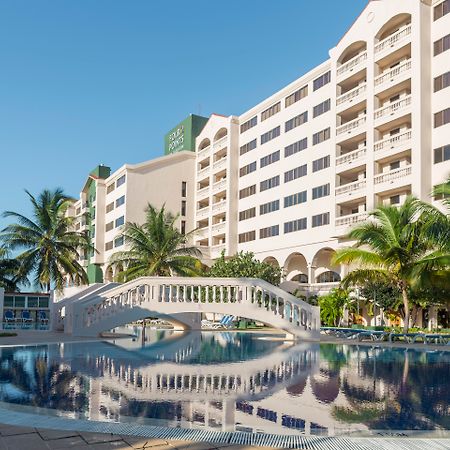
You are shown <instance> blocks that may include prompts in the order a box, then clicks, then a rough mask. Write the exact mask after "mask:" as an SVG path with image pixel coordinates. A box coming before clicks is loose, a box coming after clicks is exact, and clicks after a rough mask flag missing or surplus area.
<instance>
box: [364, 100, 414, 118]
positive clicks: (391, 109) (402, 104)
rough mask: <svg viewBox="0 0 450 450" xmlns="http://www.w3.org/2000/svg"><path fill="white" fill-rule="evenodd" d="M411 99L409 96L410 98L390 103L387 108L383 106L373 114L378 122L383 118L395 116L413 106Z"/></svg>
mask: <svg viewBox="0 0 450 450" xmlns="http://www.w3.org/2000/svg"><path fill="white" fill-rule="evenodd" d="M411 98H412V97H411V95H409V96H408V97H405V98H402V99H401V100H398V101H396V102H393V103H390V104H389V105H387V106H382V107H381V108H378V109H376V110H375V112H374V113H373V118H374V119H375V120H377V119H381V118H383V117H387V116H393V115H394V114H396V113H397V112H398V111H401V110H402V109H404V108H406V107H408V106H409V105H411Z"/></svg>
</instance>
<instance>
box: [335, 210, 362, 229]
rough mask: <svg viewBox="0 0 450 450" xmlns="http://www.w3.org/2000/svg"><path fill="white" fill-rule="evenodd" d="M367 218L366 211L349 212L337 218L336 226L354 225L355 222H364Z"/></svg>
mask: <svg viewBox="0 0 450 450" xmlns="http://www.w3.org/2000/svg"><path fill="white" fill-rule="evenodd" d="M366 219H367V213H366V212H358V213H356V214H349V215H347V216H342V217H338V218H336V226H337V227H344V226H349V225H353V224H355V223H360V222H364V221H365V220H366Z"/></svg>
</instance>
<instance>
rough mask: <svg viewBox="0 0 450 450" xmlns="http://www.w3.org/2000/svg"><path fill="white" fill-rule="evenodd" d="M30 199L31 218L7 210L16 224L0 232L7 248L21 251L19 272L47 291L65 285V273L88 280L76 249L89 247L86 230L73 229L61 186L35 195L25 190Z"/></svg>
mask: <svg viewBox="0 0 450 450" xmlns="http://www.w3.org/2000/svg"><path fill="white" fill-rule="evenodd" d="M25 192H26V193H27V194H28V196H29V198H30V201H31V204H32V211H33V217H32V219H30V218H28V217H25V216H24V215H22V214H19V213H16V212H13V211H6V212H5V213H3V217H12V218H14V219H16V221H17V222H16V223H13V224H10V225H8V226H7V227H6V228H4V229H3V230H2V231H1V232H0V240H1V241H2V242H3V245H4V247H5V248H6V249H7V250H8V251H21V253H20V254H19V255H18V256H17V258H16V260H17V261H18V262H19V263H20V267H21V269H20V270H21V273H22V274H24V275H27V276H31V277H34V282H35V283H36V284H39V285H40V286H41V287H42V288H44V289H46V290H47V291H49V290H50V288H51V287H54V288H56V289H57V290H62V289H63V288H64V276H69V277H70V278H71V280H72V281H73V282H82V283H87V282H88V279H87V275H86V272H85V270H84V269H83V267H82V266H81V265H80V264H79V263H78V262H77V259H78V257H79V253H78V251H79V249H83V250H84V249H90V248H91V245H90V243H89V238H88V235H87V234H86V233H80V232H76V231H73V220H74V219H73V218H72V217H68V216H67V214H66V213H67V208H68V207H69V205H70V203H71V201H72V199H70V198H69V197H68V196H67V195H65V194H64V192H63V191H62V190H61V189H59V188H58V189H55V190H54V191H50V190H44V191H42V193H41V194H39V196H38V197H37V198H36V197H34V196H33V195H31V194H30V193H29V192H28V191H25Z"/></svg>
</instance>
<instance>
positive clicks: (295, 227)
mask: <svg viewBox="0 0 450 450" xmlns="http://www.w3.org/2000/svg"><path fill="white" fill-rule="evenodd" d="M306 224H307V221H306V217H303V218H301V219H297V220H292V221H291V222H285V224H284V234H287V233H293V232H294V231H300V230H306Z"/></svg>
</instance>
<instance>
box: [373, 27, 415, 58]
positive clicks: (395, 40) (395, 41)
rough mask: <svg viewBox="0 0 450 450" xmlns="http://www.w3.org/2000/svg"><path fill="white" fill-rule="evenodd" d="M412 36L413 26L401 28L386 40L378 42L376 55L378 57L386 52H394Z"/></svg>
mask: <svg viewBox="0 0 450 450" xmlns="http://www.w3.org/2000/svg"><path fill="white" fill-rule="evenodd" d="M410 35H411V24H408V25H405V26H403V27H401V28H400V29H399V30H398V31H397V32H396V33H394V34H391V35H390V36H388V37H387V38H386V39H383V40H382V41H380V42H378V44H377V45H375V55H378V54H380V53H382V52H385V51H388V50H389V51H392V50H393V49H395V48H396V47H398V46H399V45H400V44H401V43H403V42H404V41H406V40H407V38H408V37H409V36H410Z"/></svg>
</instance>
